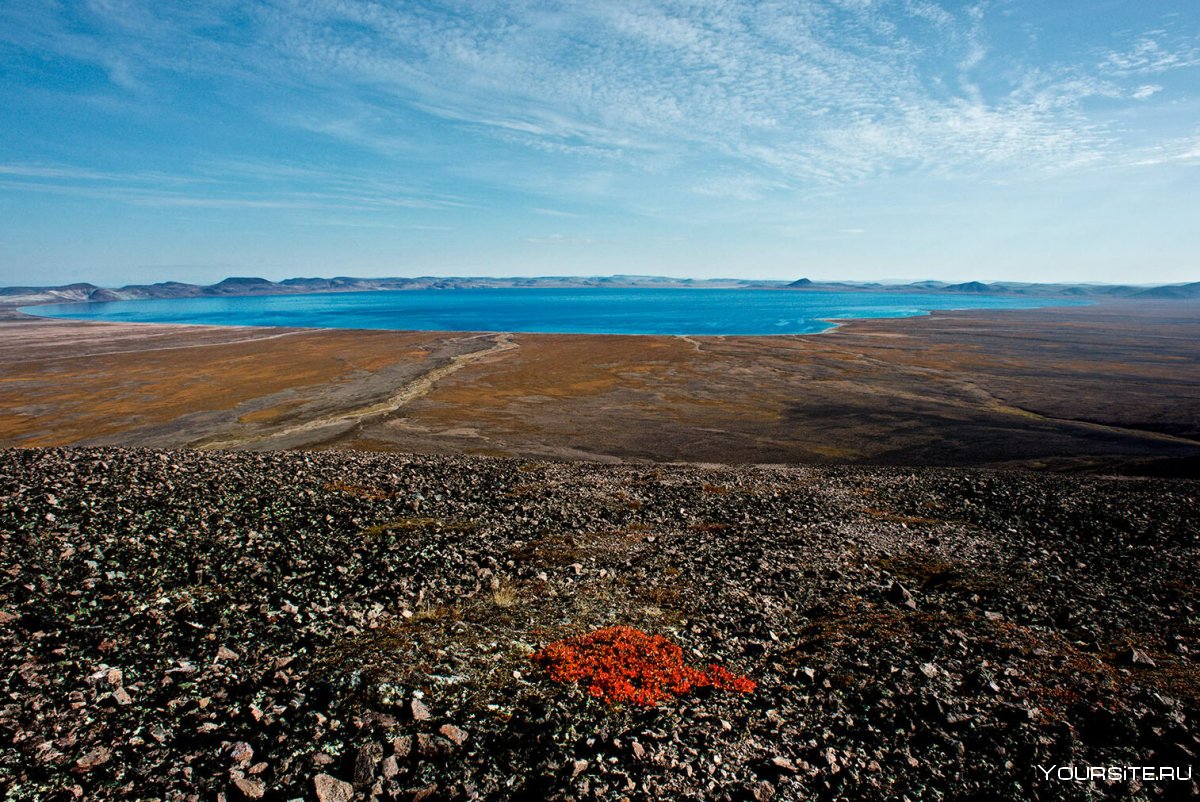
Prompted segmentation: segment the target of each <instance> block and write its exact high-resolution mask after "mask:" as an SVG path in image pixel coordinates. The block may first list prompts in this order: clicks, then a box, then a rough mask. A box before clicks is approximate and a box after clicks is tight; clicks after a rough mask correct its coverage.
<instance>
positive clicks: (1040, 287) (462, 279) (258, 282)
mask: <svg viewBox="0 0 1200 802" xmlns="http://www.w3.org/2000/svg"><path fill="white" fill-rule="evenodd" d="M503 287H547V288H549V287H559V288H586V287H610V288H617V287H628V288H636V287H643V288H686V287H703V288H709V289H712V288H717V289H721V288H723V289H764V290H766V289H771V290H814V291H816V290H825V291H837V292H856V291H858V292H868V291H872V290H875V291H878V290H888V291H891V292H945V293H970V294H974V295H1031V296H1038V297H1064V298H1098V299H1099V298H1137V299H1145V300H1172V301H1178V300H1191V299H1196V298H1200V281H1198V282H1192V283H1190V284H1170V285H1164V286H1160V287H1135V286H1128V285H1113V284H1031V283H1022V282H992V283H984V282H982V281H967V282H962V283H959V284H949V283H946V282H943V281H932V280H927V281H915V282H912V283H910V284H880V283H876V282H855V281H829V282H818V281H813V280H812V279H809V278H801V279H797V280H796V281H792V282H785V281H758V280H751V279H690V278H670V277H664V276H533V277H507V278H492V277H486V276H416V277H395V278H354V277H350V276H335V277H334V278H289V279H284V280H283V281H271V280H269V279H265V278H259V277H255V276H231V277H230V278H226V279H224V280H222V281H219V282H217V283H216V284H210V285H198V284H185V283H183V282H179V281H164V282H159V283H157V284H128V285H126V286H124V287H98V286H96V285H95V284H88V283H76V284H66V285H63V286H59V287H29V286H25V287H5V288H0V306H3V307H6V308H10V309H11V308H12V307H17V306H32V305H35V304H44V303H69V302H86V301H128V300H138V299H144V298H195V297H199V296H238V295H285V294H293V295H295V294H304V293H317V292H370V291H376V290H430V289H437V290H462V289H481V288H503Z"/></svg>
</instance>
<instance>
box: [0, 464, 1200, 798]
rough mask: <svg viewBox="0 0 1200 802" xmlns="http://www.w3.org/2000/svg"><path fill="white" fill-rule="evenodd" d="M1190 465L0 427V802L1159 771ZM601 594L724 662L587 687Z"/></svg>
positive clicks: (1185, 728) (736, 791) (1071, 786)
mask: <svg viewBox="0 0 1200 802" xmlns="http://www.w3.org/2000/svg"><path fill="white" fill-rule="evenodd" d="M1198 507H1200V483H1196V482H1188V481H1168V480H1150V479H1137V480H1134V479H1104V478H1096V477H1073V476H1063V475H1047V474H1037V473H996V472H977V471H969V470H940V469H919V470H903V469H868V468H828V469H817V468H765V467H763V468H756V467H737V468H703V467H696V466H682V465H659V466H650V465H598V464H547V463H534V462H528V461H519V460H503V459H483V458H459V457H429V458H422V457H409V456H397V455H383V454H362V453H352V452H317V453H274V454H248V453H216V452H204V453H201V452H156V451H144V450H121V449H95V450H92V449H88V450H18V451H3V452H0V555H2V560H0V692H2V696H0V789H3V790H2V791H0V795H2V796H3V798H4V799H7V800H44V799H50V800H59V799H61V800H67V799H168V800H181V799H203V800H212V799H217V798H220V795H224V798H225V799H226V800H230V801H231V802H232V800H238V799H254V798H264V799H280V800H285V799H297V798H303V799H323V800H325V802H334V800H348V799H351V798H359V799H364V800H366V799H425V800H438V799H446V800H452V799H492V800H500V799H547V798H563V799H612V800H617V799H624V798H628V799H677V798H679V799H683V798H695V799H716V800H720V799H758V800H765V799H771V798H774V799H786V800H799V799H896V800H900V799H903V798H905V797H907V798H908V799H910V800H917V799H922V800H929V799H1087V798H1114V799H1116V798H1121V799H1124V798H1130V797H1134V798H1139V797H1140V798H1147V799H1159V798H1172V799H1183V798H1190V797H1191V796H1193V795H1195V794H1197V793H1200V786H1198V785H1197V783H1196V782H1195V781H1194V780H1193V781H1187V782H1178V781H1174V782H1173V781H1158V780H1155V781H1145V782H1139V781H1137V780H1134V779H1131V778H1129V777H1126V778H1125V779H1122V780H1118V781H1114V782H1111V783H1109V782H1101V783H1095V784H1092V785H1088V784H1086V783H1076V782H1063V781H1058V780H1055V779H1050V780H1047V779H1045V778H1044V776H1043V775H1042V774H1041V772H1039V771H1038V769H1037V767H1038V766H1039V765H1040V766H1043V767H1045V768H1049V767H1051V766H1063V765H1071V766H1077V767H1083V766H1087V765H1097V766H1169V767H1181V768H1184V769H1185V770H1186V769H1187V768H1190V769H1191V771H1192V773H1193V775H1194V776H1196V777H1200V766H1197V765H1196V764H1197V763H1200V759H1197V753H1198V752H1200V726H1198V724H1197V716H1200V670H1198V667H1197V662H1196V658H1197V653H1198V651H1200V609H1198V608H1200V598H1198V595H1197V576H1196V568H1197V565H1200V514H1198V513H1197V509H1198ZM610 624H624V625H629V626H633V627H637V628H640V629H642V630H644V631H646V632H650V633H653V634H661V635H665V636H668V637H670V638H672V639H673V640H675V641H676V642H677V643H679V644H680V645H681V646H683V647H684V650H685V654H686V655H687V657H688V659H689V660H691V661H693V662H694V664H695V665H697V666H703V665H707V664H708V663H718V664H721V665H723V666H727V667H729V668H730V669H731V670H734V671H736V672H738V673H742V674H745V675H747V676H749V677H751V678H752V679H754V680H755V681H756V682H757V684H758V687H757V690H756V691H755V692H754V693H752V694H748V695H743V694H738V693H726V692H706V693H705V694H702V695H697V696H691V697H685V698H683V699H680V700H677V701H673V702H670V703H664V704H662V705H661V706H659V707H657V708H653V709H639V708H616V707H608V706H605V705H604V704H602V703H600V702H598V701H596V700H594V699H591V698H590V697H588V696H586V694H584V693H583V692H582V691H581V690H579V689H577V688H570V687H563V686H557V685H554V684H553V683H551V682H550V681H549V680H548V679H547V678H546V676H545V675H544V674H543V673H542V672H541V670H540V669H538V668H537V667H536V666H535V665H534V664H533V663H532V662H531V661H530V660H529V655H530V653H532V651H533V650H534V649H536V648H538V647H539V646H542V645H545V644H546V643H548V642H550V641H552V640H555V639H558V638H561V637H564V636H566V635H572V634H579V633H582V632H586V631H589V630H592V629H595V628H598V627H601V626H605V625H610Z"/></svg>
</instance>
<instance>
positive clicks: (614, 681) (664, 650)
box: [531, 626, 755, 707]
mask: <svg viewBox="0 0 1200 802" xmlns="http://www.w3.org/2000/svg"><path fill="white" fill-rule="evenodd" d="M531 659H532V660H533V662H535V663H537V664H538V665H539V666H541V667H542V668H544V669H545V670H546V672H547V673H548V674H549V675H550V678H551V679H553V680H555V681H556V682H564V683H565V682H577V683H580V684H582V685H584V686H585V690H586V691H587V692H588V693H589V694H591V695H592V696H595V697H596V698H598V699H601V700H603V701H606V702H625V703H630V704H636V705H643V706H645V707H653V706H655V705H657V704H658V703H659V702H661V701H662V700H663V699H666V698H668V697H670V696H682V695H684V694H686V693H689V692H691V691H693V690H696V689H699V688H717V689H720V690H727V691H739V692H741V693H750V692H751V691H753V690H754V688H755V684H754V682H753V681H752V680H750V679H747V678H746V677H742V676H738V675H736V674H733V673H731V672H730V671H729V670H727V669H725V668H722V667H721V666H717V665H710V666H708V668H706V669H703V670H700V669H695V668H690V667H688V666H687V665H685V664H684V662H683V650H682V649H681V648H679V647H678V646H677V645H675V644H674V643H672V642H671V641H669V640H667V639H666V638H664V637H663V636H661V635H647V634H646V633H645V632H642V631H640V630H637V629H633V628H632V627H623V626H616V627H605V628H604V629H598V630H596V631H595V632H589V633H588V634H586V635H579V636H576V637H574V638H567V639H565V640H560V641H557V642H555V643H551V644H550V645H549V646H547V647H546V648H544V649H542V650H541V651H539V652H536V653H535V654H534V655H532V657H531Z"/></svg>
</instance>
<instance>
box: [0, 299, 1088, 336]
mask: <svg viewBox="0 0 1200 802" xmlns="http://www.w3.org/2000/svg"><path fill="white" fill-rule="evenodd" d="M494 289H501V290H505V289H510V290H519V291H521V292H525V291H537V290H547V291H553V290H556V289H561V288H553V287H532V288H472V289H467V290H374V291H371V290H357V291H314V292H306V293H294V294H291V295H289V294H250V295H237V296H232V295H231V296H221V297H219V298H217V297H213V296H200V297H199V300H224V299H226V298H267V299H269V298H287V297H293V298H299V297H304V296H306V295H366V294H368V293H371V292H393V293H402V292H435V293H442V292H471V291H473V290H474V291H482V292H486V291H490V290H494ZM588 289H634V290H637V289H646V288H588ZM655 289H676V290H683V291H686V290H697V291H708V292H724V291H729V290H730V288H690V287H669V288H655ZM732 289H733V290H735V291H736V290H745V291H756V290H766V289H784V288H732ZM581 291H584V290H581ZM791 291H792V292H814V293H823V292H830V293H834V292H845V291H846V290H838V289H829V290H826V289H823V288H822V289H816V290H803V291H799V290H791ZM850 294H852V295H859V294H888V295H900V296H903V295H938V296H942V297H953V295H950V294H947V293H939V292H937V291H936V290H919V291H918V290H899V291H895V290H890V289H887V288H872V289H863V288H859V289H856V290H853V291H851V292H850ZM985 297H989V298H1003V299H1008V300H1013V301H1022V302H1025V303H1027V305H1025V303H1023V305H1019V306H1011V307H1004V306H986V305H985V306H977V305H970V304H967V305H964V306H948V307H942V308H938V309H918V310H917V311H916V312H914V313H912V314H883V315H875V316H872V315H862V316H860V315H854V314H851V315H847V316H834V317H816V318H811V319H808V318H804V320H805V321H809V322H811V323H826V324H829V325H828V326H826V327H825V328H822V329H820V330H817V331H790V332H789V331H783V332H777V331H765V332H751V333H745V332H727V333H719V334H713V333H696V332H608V331H538V330H528V329H522V328H519V327H514V328H502V329H440V328H437V329H434V328H415V329H398V328H391V327H379V328H376V327H344V326H303V325H301V326H296V325H288V326H275V325H269V324H267V325H264V324H256V323H194V322H187V321H173V320H161V321H135V320H104V319H96V318H90V317H86V316H85V317H72V316H69V315H39V314H37V313H36V312H33V311H31V310H34V309H37V308H39V307H46V306H85V307H86V306H90V305H93V304H111V303H120V304H125V303H137V302H140V301H150V302H155V301H163V300H179V301H187V300H196V298H192V297H184V298H178V299H154V298H138V299H129V300H120V301H52V300H51V301H45V302H42V303H36V304H23V305H13V304H7V305H3V306H2V307H0V311H3V310H8V311H11V312H12V313H15V315H18V316H20V318H21V319H25V318H33V319H42V320H69V321H76V322H90V323H126V324H133V323H144V324H147V325H170V326H222V327H230V328H266V329H273V328H287V329H299V330H308V331H395V332H404V333H417V332H420V333H428V334H447V333H455V334H468V333H469V334H478V335H500V334H520V335H550V336H572V335H582V336H596V337H805V336H812V335H818V334H826V333H828V332H830V331H832V330H835V329H836V328H838V327H839V326H840V325H842V322H844V321H856V320H898V319H903V318H911V317H924V316H928V315H931V314H933V313H935V312H939V311H943V312H958V311H969V310H977V309H982V310H987V311H993V312H1002V311H1021V310H1030V309H1056V308H1072V307H1079V306H1088V305H1093V304H1096V303H1101V301H1096V300H1092V299H1068V298H1052V297H1046V298H1045V299H1044V302H1042V300H1039V301H1038V302H1033V301H1032V299H1030V298H1028V297H1027V296H1026V297H1022V296H1020V295H1003V294H998V293H997V294H989V295H987V296H985ZM1056 302H1057V303H1056ZM964 303H966V300H965V299H964Z"/></svg>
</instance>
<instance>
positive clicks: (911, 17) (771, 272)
mask: <svg viewBox="0 0 1200 802" xmlns="http://www.w3.org/2000/svg"><path fill="white" fill-rule="evenodd" d="M1197 210H1200V3H1197V2H1196V0H1179V1H1177V2H1171V1H1170V0H1162V1H1161V2H1160V0H1144V1H1143V2H1134V1H1132V0H1110V1H1106V0H1054V2H1045V0H983V1H982V2H972V3H952V2H934V1H933V0H788V1H787V2H770V1H769V0H768V1H764V2H740V1H739V0H668V1H666V2H634V1H633V0H601V1H600V2H596V1H595V0H590V1H589V2H578V3H553V2H489V1H488V0H470V2H445V3H425V2H412V3H404V2H349V1H345V2H342V1H339V0H296V1H295V2H290V1H289V0H274V1H272V2H262V3H250V2H223V1H222V0H206V1H205V2H202V3H196V2H174V1H173V0H92V1H91V2H56V1H55V0H31V1H27V0H5V1H4V2H3V3H0V285H15V284H35V285H45V284H60V283H67V282H73V281H90V282H93V283H95V284H100V285H104V286H120V285H123V284H130V283H149V282H154V281H164V280H177V281H191V282H199V283H208V282H211V281H216V280H219V279H221V278H224V277H226V276H231V275H239V276H247V275H251V276H262V277H265V278H270V279H282V278H287V277H292V276H325V277H328V276H338V275H340V276H418V275H460V276H461V275H495V276H517V275H612V274H650V275H667V276H688V277H696V278H711V277H741V278H759V279H787V280H792V279H796V278H800V277H805V276H806V277H810V278H813V279H818V280H902V279H903V280H915V279H925V278H932V279H943V280H949V281H965V280H974V279H980V280H1017V281H1074V282H1084V281H1096V282H1130V283H1143V284H1144V283H1169V282H1183V281H1196V280H1200V213H1198V212H1197Z"/></svg>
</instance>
